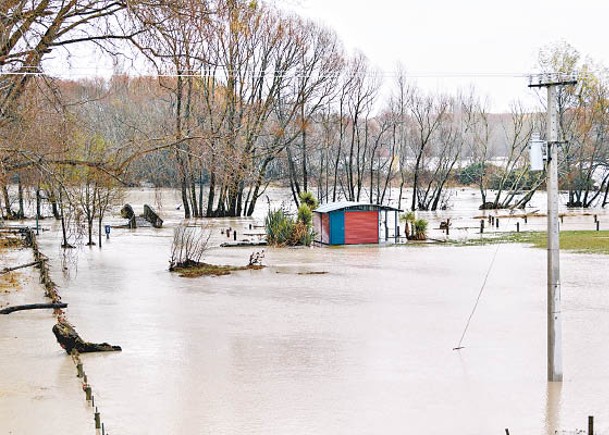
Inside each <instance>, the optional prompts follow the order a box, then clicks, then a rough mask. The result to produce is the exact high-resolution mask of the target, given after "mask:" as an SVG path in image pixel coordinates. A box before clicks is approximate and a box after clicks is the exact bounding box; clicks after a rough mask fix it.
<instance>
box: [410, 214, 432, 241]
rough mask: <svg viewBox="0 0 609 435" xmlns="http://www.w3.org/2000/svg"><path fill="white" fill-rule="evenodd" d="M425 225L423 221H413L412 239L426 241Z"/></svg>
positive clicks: (426, 223) (425, 222)
mask: <svg viewBox="0 0 609 435" xmlns="http://www.w3.org/2000/svg"><path fill="white" fill-rule="evenodd" d="M427 225H428V222H427V221H426V220H425V219H417V220H415V221H414V225H413V226H414V239H415V240H426V239H427Z"/></svg>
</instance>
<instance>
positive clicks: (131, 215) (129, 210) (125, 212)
mask: <svg viewBox="0 0 609 435" xmlns="http://www.w3.org/2000/svg"><path fill="white" fill-rule="evenodd" d="M121 217H123V218H125V219H129V223H128V224H127V227H129V228H135V227H136V226H137V224H136V223H135V212H134V211H133V207H131V206H130V205H129V204H125V205H124V206H123V208H121Z"/></svg>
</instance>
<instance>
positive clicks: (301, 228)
mask: <svg viewBox="0 0 609 435" xmlns="http://www.w3.org/2000/svg"><path fill="white" fill-rule="evenodd" d="M300 201H301V203H300V206H299V207H298V214H297V216H296V220H295V221H294V218H292V217H291V216H289V215H288V214H287V213H286V212H284V211H283V210H282V209H278V210H271V211H269V213H268V215H267V216H266V219H265V222H264V223H265V228H266V240H267V243H268V244H269V245H271V246H297V245H304V246H310V245H311V243H313V239H314V238H315V232H314V231H313V210H314V209H315V208H317V205H318V202H317V200H316V199H315V197H314V196H313V194H311V193H310V192H302V193H301V194H300Z"/></svg>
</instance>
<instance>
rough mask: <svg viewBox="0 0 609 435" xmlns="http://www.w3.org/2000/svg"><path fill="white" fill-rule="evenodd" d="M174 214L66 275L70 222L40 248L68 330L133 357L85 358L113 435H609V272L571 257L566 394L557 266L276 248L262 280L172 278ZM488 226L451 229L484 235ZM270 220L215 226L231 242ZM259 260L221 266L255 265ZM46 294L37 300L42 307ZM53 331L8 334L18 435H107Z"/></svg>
mask: <svg viewBox="0 0 609 435" xmlns="http://www.w3.org/2000/svg"><path fill="white" fill-rule="evenodd" d="M142 198H143V197H142ZM139 199H140V198H139V197H138V198H136V199H135V200H134V201H133V203H134V204H137V203H138V200H139ZM142 200H148V199H145V198H143V199H142ZM172 200H173V198H171V197H168V196H166V197H165V198H164V201H166V202H167V203H171V201H172ZM137 207H139V205H137ZM263 211H264V210H263ZM447 212H449V211H447ZM475 213H479V212H475ZM162 215H163V217H164V218H165V219H166V226H165V227H164V228H163V229H160V230H155V229H152V228H140V229H137V230H126V229H113V230H112V233H111V236H110V239H109V240H108V241H106V243H105V244H104V246H103V248H102V249H101V250H100V249H98V248H95V247H94V248H92V249H89V248H80V249H78V251H77V252H74V253H73V255H75V256H76V257H77V266H76V267H74V266H70V267H69V270H66V271H62V267H61V264H62V262H61V261H60V255H61V251H60V249H59V247H58V245H59V242H58V239H57V234H56V231H57V230H58V229H57V228H56V227H55V226H54V224H53V226H52V227H51V229H50V231H48V232H43V234H42V236H41V239H40V241H41V247H42V250H43V251H44V252H45V253H47V255H49V256H50V257H51V262H52V265H53V272H54V275H53V278H54V280H55V281H56V282H57V283H58V284H59V286H60V292H61V294H62V296H63V300H64V301H65V302H68V303H69V308H68V309H67V317H68V319H69V320H70V321H71V322H72V323H74V325H75V326H76V328H77V330H78V331H79V332H80V334H81V335H82V336H83V337H84V338H85V339H87V340H91V341H97V342H99V341H108V342H110V343H112V344H119V345H121V346H122V348H123V352H121V353H109V354H89V355H83V362H84V365H85V368H86V371H87V374H88V376H89V378H90V382H91V383H92V385H93V386H94V388H95V389H96V391H97V396H96V405H98V406H99V407H100V409H101V412H102V413H103V420H104V421H105V423H106V430H107V432H108V433H109V434H173V433H176V434H214V435H215V434H391V433H407V434H418V433H431V434H448V433H450V434H504V433H505V428H509V430H510V433H511V434H544V435H545V434H554V433H555V431H558V432H557V433H574V431H575V430H576V429H584V428H585V427H586V425H587V416H588V415H594V416H595V418H596V432H595V433H609V408H607V406H606V404H607V403H609V364H607V361H609V346H608V345H607V336H608V335H609V297H608V295H607V278H608V277H609V271H608V270H607V257H605V256H595V255H581V254H567V253H563V254H562V257H561V258H562V292H563V335H564V336H563V347H564V374H565V379H564V382H563V384H562V386H561V385H551V386H548V383H547V382H546V362H545V361H546V356H545V355H546V352H545V343H546V329H545V316H546V302H545V292H546V287H545V267H546V263H545V251H543V250H537V249H532V248H529V247H526V246H521V245H489V246H481V247H469V248H461V247H446V246H437V245H433V246H415V247H413V246H404V245H398V246H381V247H347V248H310V249H308V248H303V249H267V250H266V258H265V260H264V264H265V265H266V266H267V267H266V268H265V269H263V270H260V271H241V272H236V273H234V274H232V275H230V276H224V277H204V278H196V279H185V278H180V277H177V276H174V275H172V274H170V273H169V272H168V271H167V266H168V260H169V255H170V245H171V237H172V228H171V227H172V225H174V224H175V223H176V222H178V221H179V220H180V215H179V211H176V210H175V209H174V208H173V207H167V208H166V209H165V210H164V214H163V213H162ZM473 215H474V211H473V210H470V211H468V212H467V213H463V214H461V215H459V214H458V213H457V212H453V215H452V216H453V218H454V219H455V221H457V222H461V223H462V224H463V225H456V226H463V227H467V226H471V227H472V228H473V226H474V225H475V224H476V221H477V220H476V219H474V218H473ZM430 217H431V218H433V219H437V220H440V219H443V218H444V215H442V214H439V215H437V216H431V215H430ZM577 219H581V221H582V225H583V224H587V222H588V221H589V220H591V217H585V216H581V217H578V218H577ZM251 222H252V220H248V219H234V220H214V221H213V224H212V229H211V231H212V232H213V237H214V238H213V240H215V241H216V242H219V241H220V240H221V239H222V237H223V236H222V235H221V234H220V228H222V227H227V226H229V225H230V226H232V227H233V228H238V229H243V228H245V227H246V226H247V225H248V224H249V223H251ZM540 222H541V221H540ZM572 222H575V218H574V220H573V221H572ZM578 224H579V223H578ZM469 231H470V235H471V237H478V236H477V235H476V236H475V235H474V234H475V231H474V230H473V229H472V230H469ZM438 234H441V233H439V232H438ZM216 244H217V243H216ZM253 250H254V248H214V249H212V250H210V251H209V252H208V255H207V256H206V261H208V262H212V263H219V264H232V265H245V264H247V261H248V258H249V255H250V254H251V253H252V251H253ZM493 258H494V262H493ZM72 264H76V262H75V261H74V262H72ZM491 264H492V268H491ZM489 268H490V273H489ZM64 272H65V273H64ZM487 273H489V275H488V281H487V283H486V286H485V288H484V290H483V292H482V298H481V301H480V304H479V306H478V309H477V311H476V313H475V315H474V317H473V320H472V322H471V325H470V327H469V330H468V333H467V335H466V337H465V340H464V341H463V346H464V349H462V350H459V351H455V350H453V348H454V347H455V346H456V345H457V344H458V342H459V338H460V337H461V334H462V332H463V329H464V327H465V324H466V321H467V318H468V316H469V314H470V311H471V309H472V307H473V305H474V303H475V300H476V297H477V296H478V293H479V292H480V289H481V286H482V283H483V282H484V279H485V277H486V275H487ZM28 286H29V288H28ZM36 287H37V286H36V285H35V283H33V282H30V284H28V285H26V288H24V289H23V290H21V291H20V292H22V293H23V294H24V295H27V294H32V292H34V291H39V292H40V294H38V295H36V294H34V296H27V297H28V298H30V297H32V298H33V299H35V300H38V299H40V298H41V293H42V290H41V289H38V290H36ZM20 297H21V296H20ZM24 297H25V296H24ZM52 324H53V318H52V316H51V315H50V314H48V313H41V312H23V313H15V314H12V315H11V316H2V317H0V345H1V346H2V348H3V352H2V353H0V367H1V368H2V376H1V378H0V433H14V434H30V433H62V434H75V435H80V434H84V433H94V432H95V431H94V429H93V421H92V419H91V418H90V412H89V411H88V410H87V409H86V404H85V401H84V395H83V394H82V391H80V385H79V383H78V380H77V379H76V378H75V369H74V365H73V363H72V361H71V360H70V358H69V357H67V356H66V355H65V353H64V352H63V351H62V350H61V349H60V348H59V346H58V345H57V343H56V342H55V339H54V337H53V335H52V333H51V331H50V328H51V326H52Z"/></svg>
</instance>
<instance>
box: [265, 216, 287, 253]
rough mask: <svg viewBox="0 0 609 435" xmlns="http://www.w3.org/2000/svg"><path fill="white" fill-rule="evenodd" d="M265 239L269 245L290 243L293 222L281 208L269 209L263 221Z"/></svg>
mask: <svg viewBox="0 0 609 435" xmlns="http://www.w3.org/2000/svg"><path fill="white" fill-rule="evenodd" d="M264 225H265V229H266V240H267V242H268V244H269V245H271V246H273V245H274V246H284V245H287V244H290V242H291V240H292V233H293V232H294V222H293V221H292V218H290V217H289V216H288V215H287V214H286V213H285V212H284V211H283V210H282V209H277V210H271V211H269V213H268V214H267V216H266V219H265V221H264Z"/></svg>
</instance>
